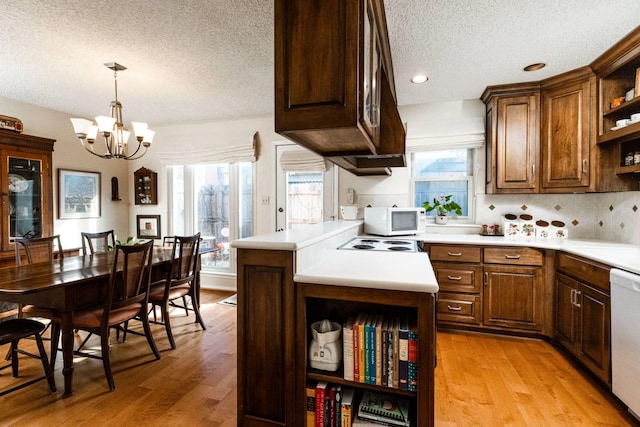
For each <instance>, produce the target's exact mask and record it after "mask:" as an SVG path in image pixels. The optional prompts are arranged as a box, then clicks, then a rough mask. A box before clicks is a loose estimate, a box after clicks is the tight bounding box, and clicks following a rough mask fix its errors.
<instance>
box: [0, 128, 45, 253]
mask: <svg viewBox="0 0 640 427" xmlns="http://www.w3.org/2000/svg"><path fill="white" fill-rule="evenodd" d="M54 142H55V141H54V140H52V139H46V138H40V137H35V136H29V135H22V134H19V133H16V132H12V131H6V130H0V196H1V197H2V199H1V205H0V213H1V215H2V222H1V223H2V229H1V230H0V237H1V242H0V265H10V264H13V262H14V258H15V253H14V251H15V249H14V243H13V239H14V238H15V237H41V236H48V235H51V233H52V232H53V184H52V171H51V157H52V152H53V145H54Z"/></svg>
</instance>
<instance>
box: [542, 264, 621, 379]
mask: <svg viewBox="0 0 640 427" xmlns="http://www.w3.org/2000/svg"><path fill="white" fill-rule="evenodd" d="M557 268H558V272H557V273H556V331H555V339H556V340H557V342H558V343H559V344H560V345H562V346H563V347H564V348H566V349H567V350H568V351H569V352H570V353H571V354H573V355H574V356H575V357H576V358H577V359H578V360H579V361H580V362H581V363H582V364H583V365H584V366H585V367H586V368H587V369H589V370H590V371H591V372H592V373H594V374H595V375H596V376H597V377H598V378H599V379H600V380H602V381H603V382H604V383H605V384H607V385H611V336H610V329H611V326H610V324H611V302H610V293H609V279H608V274H609V268H608V267H607V266H603V265H599V264H597V263H594V262H591V261H587V260H583V259H580V258H577V257H574V256H571V255H566V254H560V255H559V256H558V266H557Z"/></svg>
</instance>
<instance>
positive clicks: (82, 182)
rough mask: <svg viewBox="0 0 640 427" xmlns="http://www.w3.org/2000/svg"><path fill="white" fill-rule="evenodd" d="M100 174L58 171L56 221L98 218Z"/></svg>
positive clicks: (99, 212) (99, 211) (66, 170)
mask: <svg viewBox="0 0 640 427" xmlns="http://www.w3.org/2000/svg"><path fill="white" fill-rule="evenodd" d="M100 178H101V174H100V172H88V171H79V170H71V169H58V219H77V218H100V215H101V200H100V199H101V186H100Z"/></svg>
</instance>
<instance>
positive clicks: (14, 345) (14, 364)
mask: <svg viewBox="0 0 640 427" xmlns="http://www.w3.org/2000/svg"><path fill="white" fill-rule="evenodd" d="M10 351H11V374H12V375H13V377H14V378H18V340H15V341H11V349H10Z"/></svg>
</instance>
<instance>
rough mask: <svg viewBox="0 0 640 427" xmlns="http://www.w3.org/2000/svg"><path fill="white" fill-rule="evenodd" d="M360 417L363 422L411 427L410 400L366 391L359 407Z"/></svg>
mask: <svg viewBox="0 0 640 427" xmlns="http://www.w3.org/2000/svg"><path fill="white" fill-rule="evenodd" d="M358 417H359V418H361V419H363V420H371V421H375V422H382V423H387V424H388V425H393V426H399V427H409V426H410V425H411V421H410V418H409V400H408V399H406V398H403V397H400V396H394V395H391V394H386V393H378V392H376V391H372V390H365V391H364V393H363V395H362V399H360V404H359V405H358Z"/></svg>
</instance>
